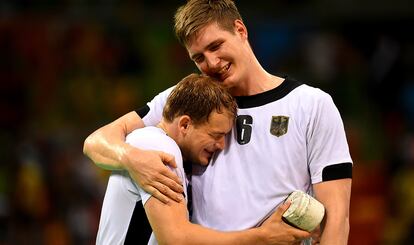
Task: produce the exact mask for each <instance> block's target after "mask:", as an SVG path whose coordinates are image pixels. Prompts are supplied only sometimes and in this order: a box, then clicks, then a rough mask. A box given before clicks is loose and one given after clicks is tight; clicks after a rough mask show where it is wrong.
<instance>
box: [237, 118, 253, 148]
mask: <svg viewBox="0 0 414 245" xmlns="http://www.w3.org/2000/svg"><path fill="white" fill-rule="evenodd" d="M252 124H253V118H252V117H251V116H249V115H239V116H237V119H236V129H237V142H238V143H239V144H240V145H244V144H247V143H249V142H250V138H251V135H252V126H251V125H252Z"/></svg>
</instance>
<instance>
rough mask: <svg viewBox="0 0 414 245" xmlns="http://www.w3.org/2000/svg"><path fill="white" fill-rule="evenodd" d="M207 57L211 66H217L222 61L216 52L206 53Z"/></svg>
mask: <svg viewBox="0 0 414 245" xmlns="http://www.w3.org/2000/svg"><path fill="white" fill-rule="evenodd" d="M205 59H206V62H207V65H208V67H209V68H216V67H217V66H218V64H219V63H220V59H219V58H218V57H217V56H216V55H214V54H206V55H205Z"/></svg>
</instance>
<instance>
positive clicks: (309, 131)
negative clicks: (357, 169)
mask: <svg viewBox="0 0 414 245" xmlns="http://www.w3.org/2000/svg"><path fill="white" fill-rule="evenodd" d="M285 82H288V81H286V80H285ZM285 82H284V83H285ZM276 89H278V88H276ZM169 91H171V89H169V90H167V91H164V92H163V93H160V94H159V95H158V96H156V97H155V98H154V99H153V100H152V101H151V102H150V103H148V106H149V107H150V113H149V114H147V115H146V116H145V117H144V118H143V120H144V123H145V124H146V125H153V124H154V123H158V122H159V120H160V118H161V115H160V114H158V113H155V112H159V111H161V110H162V109H161V108H163V106H164V104H165V101H166V97H167V96H168V94H169ZM254 96H256V95H254ZM243 115H250V116H251V117H252V119H253V123H252V124H251V125H249V126H251V127H252V134H251V139H250V142H248V143H247V144H244V145H242V144H239V143H238V142H237V140H236V129H235V128H233V130H232V133H231V135H229V136H228V137H227V143H228V144H227V146H228V148H227V149H225V150H224V151H223V152H220V153H219V154H216V156H215V158H213V159H212V162H211V163H210V165H209V166H208V167H207V168H206V169H202V168H200V167H197V166H193V173H194V175H193V177H192V188H193V189H192V190H193V191H192V193H193V218H192V221H193V222H195V223H198V224H201V225H203V226H206V227H210V228H215V229H218V230H221V231H231V230H243V229H247V228H251V227H255V226H257V225H259V224H260V223H261V222H262V221H263V219H264V218H266V217H268V215H269V214H270V213H271V212H272V211H273V210H274V209H275V208H276V207H277V206H278V205H279V204H280V203H281V202H282V201H283V200H284V199H285V198H286V197H287V196H288V195H289V193H291V192H292V191H295V190H302V191H304V192H306V193H309V194H312V184H315V183H319V182H321V181H322V170H323V168H324V167H326V166H329V165H334V164H339V163H346V162H349V163H352V159H351V157H350V154H349V149H348V144H347V141H346V136H345V131H344V126H343V123H342V119H341V117H340V114H339V112H338V110H337V108H336V106H335V104H334V103H333V101H332V98H331V97H330V96H329V95H328V94H327V93H325V92H323V91H322V90H320V89H316V88H313V87H310V86H308V85H304V84H303V85H300V86H298V87H296V88H295V89H294V90H292V91H291V92H289V93H288V94H286V95H285V96H283V97H282V98H280V99H277V100H274V101H271V102H269V103H267V104H264V105H261V106H255V107H251V108H243V109H239V110H238V116H239V117H240V116H243ZM273 116H287V117H289V123H288V131H287V133H286V134H285V135H282V136H280V137H277V136H275V135H272V134H271V133H270V126H271V121H272V117H273Z"/></svg>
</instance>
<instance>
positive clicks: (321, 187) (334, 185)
mask: <svg viewBox="0 0 414 245" xmlns="http://www.w3.org/2000/svg"><path fill="white" fill-rule="evenodd" d="M351 185H352V179H350V178H347V179H339V180H331V181H324V182H321V183H318V184H315V185H314V186H313V189H314V191H315V196H316V198H317V199H318V200H319V201H320V202H321V203H322V204H323V205H324V206H325V210H326V213H325V220H324V226H323V227H322V236H321V240H320V244H322V245H323V244H329V245H331V244H341V245H342V244H347V243H348V236H349V205H350V200H351Z"/></svg>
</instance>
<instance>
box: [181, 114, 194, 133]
mask: <svg viewBox="0 0 414 245" xmlns="http://www.w3.org/2000/svg"><path fill="white" fill-rule="evenodd" d="M190 125H191V118H190V117H189V116H187V115H183V116H181V117H180V118H179V120H178V128H179V129H180V131H181V132H183V133H187V132H188V129H189V128H190Z"/></svg>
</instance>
